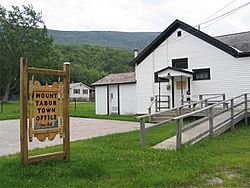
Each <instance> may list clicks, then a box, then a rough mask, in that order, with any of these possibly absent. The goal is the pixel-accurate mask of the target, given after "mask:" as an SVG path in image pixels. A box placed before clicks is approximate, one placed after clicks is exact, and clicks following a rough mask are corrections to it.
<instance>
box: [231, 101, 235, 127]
mask: <svg viewBox="0 0 250 188" xmlns="http://www.w3.org/2000/svg"><path fill="white" fill-rule="evenodd" d="M230 104H231V105H230V107H231V131H234V100H233V99H231V101H230Z"/></svg>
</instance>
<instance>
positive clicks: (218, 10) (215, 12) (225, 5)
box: [199, 0, 237, 25]
mask: <svg viewBox="0 0 250 188" xmlns="http://www.w3.org/2000/svg"><path fill="white" fill-rule="evenodd" d="M235 1H237V0H233V1H231V2H230V3H228V4H226V5H225V6H224V7H222V8H220V9H219V10H217V11H216V12H215V13H213V14H212V15H210V16H208V17H207V18H205V19H204V20H202V21H201V23H202V22H205V21H206V20H208V19H209V18H212V17H213V16H215V15H216V14H217V13H219V12H220V11H222V10H223V9H225V8H227V7H228V6H229V5H231V4H232V3H234V2H235ZM199 25H200V24H199Z"/></svg>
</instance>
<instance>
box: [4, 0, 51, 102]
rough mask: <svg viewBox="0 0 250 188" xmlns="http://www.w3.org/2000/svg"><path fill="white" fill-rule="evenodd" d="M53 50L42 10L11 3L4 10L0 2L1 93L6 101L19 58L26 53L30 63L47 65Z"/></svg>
mask: <svg viewBox="0 0 250 188" xmlns="http://www.w3.org/2000/svg"><path fill="white" fill-rule="evenodd" d="M52 50H53V39H52V38H51V37H49V36H48V33H47V28H46V26H45V24H44V22H43V20H42V13H36V12H35V10H34V9H33V6H32V5H28V6H25V5H23V6H22V10H21V9H20V8H19V7H18V6H12V10H10V11H7V10H6V9H5V8H4V7H2V6H1V5H0V69H1V70H0V71H1V72H0V75H1V76H0V77H1V78H0V80H1V83H0V86H1V87H0V95H1V96H2V98H3V101H7V100H8V98H9V94H10V92H11V90H13V89H16V88H17V86H18V83H19V60H20V58H21V57H27V58H28V60H29V65H31V66H32V65H36V64H39V65H42V64H43V65H44V66H45V65H46V59H48V58H49V56H50V53H51V52H52Z"/></svg>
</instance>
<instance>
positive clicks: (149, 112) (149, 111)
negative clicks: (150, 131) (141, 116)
mask: <svg viewBox="0 0 250 188" xmlns="http://www.w3.org/2000/svg"><path fill="white" fill-rule="evenodd" d="M148 114H149V115H150V114H151V107H149V108H148ZM151 117H152V116H148V122H151V120H152V118H151Z"/></svg>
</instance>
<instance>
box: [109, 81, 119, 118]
mask: <svg viewBox="0 0 250 188" xmlns="http://www.w3.org/2000/svg"><path fill="white" fill-rule="evenodd" d="M109 111H110V113H111V114H112V113H115V114H117V113H118V89H117V85H110V86H109Z"/></svg>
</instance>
